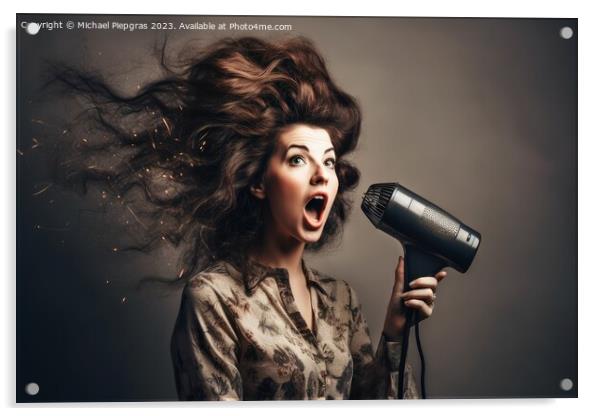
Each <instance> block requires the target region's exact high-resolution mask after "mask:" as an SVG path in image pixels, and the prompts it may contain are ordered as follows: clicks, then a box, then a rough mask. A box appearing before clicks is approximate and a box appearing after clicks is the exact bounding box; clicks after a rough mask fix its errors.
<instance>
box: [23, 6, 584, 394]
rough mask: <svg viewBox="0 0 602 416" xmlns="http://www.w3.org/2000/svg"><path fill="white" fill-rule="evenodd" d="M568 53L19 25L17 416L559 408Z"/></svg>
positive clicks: (572, 249)
mask: <svg viewBox="0 0 602 416" xmlns="http://www.w3.org/2000/svg"><path fill="white" fill-rule="evenodd" d="M577 36H578V27H577V20H576V19H520V18H504V19H502V18H495V19H494V18H470V19H461V18H390V17H387V18H379V17H370V18H367V17H318V16H315V17H293V16H269V17H267V16H190V15H186V16H174V15H165V16H158V15H156V16H149V15H139V16H135V15H58V14H50V15H41V14H40V15H37V14H19V15H17V93H18V97H17V98H18V99H17V105H18V110H17V111H18V113H17V114H18V117H17V154H16V158H17V169H18V171H17V178H18V183H17V193H18V195H17V227H18V228H17V345H16V347H17V348H16V354H17V356H16V362H17V380H16V383H17V384H16V385H17V388H16V391H17V397H16V400H17V402H34V403H35V402H113V401H178V400H219V399H226V398H233V399H242V400H284V399H291V400H304V399H363V398H377V399H400V398H402V397H403V398H405V399H407V398H422V397H426V398H427V399H435V398H519V397H520V398H532V397H577V391H578V378H577V292H576V289H577V251H576V248H577V241H576V237H577V210H576V208H577V204H576V201H577V199H576V198H577V124H576V123H577V101H576V99H577V72H576V70H577ZM290 145H296V146H293V147H291V148H289V146H290ZM303 146H304V147H305V148H304V147H303ZM330 147H332V148H333V149H332V150H329V148H330ZM382 183H392V184H395V183H397V184H399V185H401V186H403V187H404V188H405V189H408V190H411V191H412V192H414V194H412V195H413V196H411V197H407V195H410V194H407V195H406V196H405V197H404V198H409V199H403V198H401V197H400V198H401V199H395V198H393V197H392V196H391V195H389V196H387V195H384V196H383V194H379V197H378V198H381V199H378V198H377V199H376V200H370V199H369V198H368V199H365V198H364V194H365V193H366V191H367V190H368V188H369V187H370V185H373V184H382ZM318 194H320V195H318ZM396 195H402V194H396ZM366 198H367V197H366ZM393 199H394V200H395V201H397V202H399V201H410V200H411V199H413V200H414V202H413V204H414V205H410V204H409V203H408V204H406V205H404V204H403V203H401V202H399V203H398V205H396V208H395V209H396V211H395V213H396V214H395V215H396V216H395V217H391V216H388V215H389V214H387V215H385V216H384V217H383V218H384V220H383V221H384V223H385V224H387V225H388V227H389V228H388V229H387V228H386V227H383V226H382V224H381V223H379V222H378V220H379V219H382V218H380V217H379V219H377V221H376V222H375V223H374V225H377V226H379V227H380V228H381V229H383V228H384V232H383V231H381V229H379V228H378V227H375V226H374V225H373V222H371V220H374V218H369V217H367V216H366V215H365V213H364V210H363V209H362V207H361V206H362V202H363V201H364V202H365V203H373V208H374V207H376V208H375V209H381V211H382V210H385V209H389V208H387V207H389V205H387V204H388V203H389V202H390V200H393ZM308 201H309V202H308ZM344 201H347V202H344ZM366 201H367V202H366ZM383 201H384V202H383ZM379 203H380V205H379ZM431 203H432V204H434V205H436V207H435V208H437V207H438V209H435V208H433V207H432V206H431V205H429V204H431ZM429 207H430V208H429ZM367 212H368V213H370V211H369V210H367ZM383 212H384V211H382V212H380V215H381V216H382V215H384V214H383ZM387 212H388V211H387ZM427 212H428V213H431V214H429V215H427V214H426V213H427ZM377 214H378V212H377ZM448 214H449V215H450V216H451V217H450V216H448ZM372 215H374V212H372ZM391 218H397V220H396V221H393V220H392V219H391ZM400 218H401V219H400ZM463 227H464V228H463ZM467 227H468V228H467ZM466 230H469V231H466ZM470 230H472V231H470ZM462 232H465V234H462ZM477 233H479V234H478V236H479V237H480V238H479V241H480V244H479V245H478V251H476V249H475V247H476V245H472V246H471V244H473V243H472V241H475V240H470V239H471V238H476V237H477ZM391 235H395V236H396V238H391ZM462 236H464V237H465V238H464V237H463V238H464V240H463V239H462V238H461V237H462ZM400 241H401V242H403V243H404V244H403V245H402V244H400ZM465 241H470V243H466V242H465ZM410 243H411V244H410ZM456 249H457V250H456ZM458 250H459V251H458ZM462 250H464V251H462ZM416 253H422V254H423V255H424V258H423V260H424V261H425V263H424V264H430V265H431V267H430V269H429V268H424V267H419V266H416V264H417V263H415V262H416V261H417V260H416V259H417V258H418V257H416V256H417V254H416ZM463 253H464V254H466V253H468V254H467V256H468V257H462V256H463V255H464V254H463ZM475 253H476V255H475ZM400 255H405V259H404V263H403V267H401V266H400V267H398V263H399V256H400ZM471 256H472V257H471ZM433 259H434V260H435V261H434V262H431V263H429V261H431V260H433ZM250 260H253V262H250ZM302 260H303V261H302ZM463 261H466V262H468V263H471V264H470V267H467V268H466V270H462V262H463ZM424 264H423V266H424ZM433 264H434V265H436V267H434V266H433ZM411 265H413V266H412V267H418V268H412V267H410V266H411ZM465 265H466V264H465ZM440 267H442V268H443V270H444V271H446V272H447V275H446V276H445V277H444V278H443V275H441V274H438V273H437V272H438V271H439V269H440ZM400 270H404V272H405V273H406V274H407V277H408V279H407V280H409V278H410V277H423V278H422V279H419V280H415V281H416V282H417V283H415V284H414V287H413V288H410V287H408V286H407V283H408V282H407V281H406V282H405V283H404V282H403V281H402V274H401V272H400ZM402 293H406V294H405V295H403V296H404V298H407V299H410V303H409V304H404V307H403V308H401V305H402V300H401V298H400V296H401V294H402ZM435 295H436V297H435ZM412 314H413V315H414V316H415V317H418V318H419V319H420V322H419V323H418V324H417V325H415V326H413V327H411V329H410V330H409V331H405V330H404V328H408V322H410V317H411V316H412ZM416 329H418V330H419V335H420V346H421V349H422V352H423V353H424V363H425V364H426V368H425V373H424V378H422V377H421V364H422V361H421V357H420V354H419V352H418V349H417V345H416V343H415V335H416ZM385 335H386V337H385ZM404 341H407V346H406V347H405V349H404ZM404 351H405V352H406V354H407V355H406V357H405V363H406V366H405V367H404V374H403V375H404V377H403V380H402V381H404V380H405V383H403V384H404V385H403V386H401V389H400V388H399V387H400V386H398V383H399V380H400V377H399V371H398V369H399V364H400V362H401V363H402V364H403V352H404ZM406 369H410V370H411V371H410V370H408V371H407V372H406ZM367 381H369V383H367ZM422 384H424V385H422ZM400 396H402V397H400Z"/></svg>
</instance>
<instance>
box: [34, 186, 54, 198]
mask: <svg viewBox="0 0 602 416" xmlns="http://www.w3.org/2000/svg"><path fill="white" fill-rule="evenodd" d="M51 186H52V184H48V185H46V186H45V187H43V188H42V189H40V190H39V191H38V192H34V193H33V194H32V195H33V196H36V195H40V194H41V193H44V192H46V191H47V190H48V188H50V187H51Z"/></svg>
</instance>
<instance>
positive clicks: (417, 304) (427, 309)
mask: <svg viewBox="0 0 602 416" xmlns="http://www.w3.org/2000/svg"><path fill="white" fill-rule="evenodd" d="M404 305H405V306H407V307H408V308H412V309H416V310H418V311H419V312H420V315H422V317H423V318H428V317H430V316H431V315H432V313H433V309H434V307H435V306H434V305H431V306H429V305H427V304H426V303H425V302H424V301H423V300H419V299H409V300H406V301H405V302H404Z"/></svg>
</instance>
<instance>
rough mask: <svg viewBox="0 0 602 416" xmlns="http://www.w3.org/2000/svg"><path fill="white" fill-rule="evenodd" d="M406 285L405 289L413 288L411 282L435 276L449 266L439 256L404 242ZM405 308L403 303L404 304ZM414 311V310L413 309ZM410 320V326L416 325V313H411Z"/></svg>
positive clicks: (405, 290)
mask: <svg viewBox="0 0 602 416" xmlns="http://www.w3.org/2000/svg"><path fill="white" fill-rule="evenodd" d="M403 246H404V251H405V256H404V285H403V286H404V287H403V291H404V292H407V291H409V290H411V288H410V282H411V281H413V280H415V279H417V278H419V277H425V276H435V275H436V274H437V273H439V271H441V269H443V268H444V267H446V266H447V264H445V262H443V261H442V260H441V259H439V258H438V257H435V256H433V255H431V254H428V253H426V252H425V251H424V250H422V249H420V248H419V247H417V246H415V245H413V244H404V245H403ZM402 308H403V304H402ZM412 312H413V311H412ZM408 318H410V319H408V322H409V323H410V326H412V325H414V324H415V322H414V319H413V318H414V314H413V313H410V314H409V317H408Z"/></svg>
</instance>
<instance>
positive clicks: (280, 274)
mask: <svg viewBox="0 0 602 416" xmlns="http://www.w3.org/2000/svg"><path fill="white" fill-rule="evenodd" d="M226 267H227V269H228V271H229V272H230V274H232V275H234V276H236V277H239V278H242V281H243V282H244V285H245V290H246V291H247V294H248V295H250V294H252V293H253V292H254V291H255V289H256V288H257V285H258V284H259V283H260V282H261V281H262V280H263V279H265V278H266V277H274V278H276V279H281V280H288V278H289V274H288V270H287V269H285V268H283V267H269V266H265V265H263V264H261V263H258V262H256V261H253V260H251V261H250V265H249V270H248V272H247V274H245V275H244V276H243V275H242V273H241V272H240V271H239V270H238V269H237V268H236V267H234V266H233V265H232V264H230V263H226ZM301 268H302V269H303V274H304V275H305V278H306V279H307V281H308V283H309V284H310V285H311V286H314V287H316V288H318V289H319V290H320V291H321V292H322V293H323V294H325V295H326V294H327V292H326V289H325V288H324V286H323V284H322V282H321V281H320V278H319V276H317V275H316V273H315V272H314V271H313V270H312V269H311V267H309V266H308V265H307V264H306V263H305V259H303V258H302V259H301Z"/></svg>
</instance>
